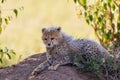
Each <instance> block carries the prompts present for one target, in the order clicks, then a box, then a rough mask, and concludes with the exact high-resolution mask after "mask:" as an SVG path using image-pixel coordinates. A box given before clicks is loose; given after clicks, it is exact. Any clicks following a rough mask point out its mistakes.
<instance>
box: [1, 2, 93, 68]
mask: <svg viewBox="0 0 120 80" xmlns="http://www.w3.org/2000/svg"><path fill="white" fill-rule="evenodd" d="M7 1H8V3H6V4H5V5H4V6H5V8H9V7H11V8H14V7H20V6H24V10H23V11H21V12H20V13H19V16H18V18H17V19H14V20H13V21H12V22H11V23H10V24H9V25H8V26H7V27H6V29H5V30H4V31H3V32H2V34H1V35H0V44H1V47H8V48H10V49H13V50H14V51H15V52H16V54H17V55H16V56H13V58H14V59H12V60H5V61H4V64H2V65H1V64H0V66H8V65H11V64H16V63H18V62H19V61H21V60H23V59H24V58H26V57H28V56H30V55H33V54H36V53H42V52H45V46H44V44H43V42H42V40H41V29H42V28H43V27H46V26H51V25H58V26H61V27H62V29H63V31H65V32H66V33H69V34H71V35H73V36H75V37H82V38H85V37H86V38H92V39H93V38H94V35H93V30H92V29H91V27H89V26H88V25H87V24H86V23H85V21H84V19H83V18H81V19H78V18H77V16H76V10H75V4H74V2H73V1H72V0H69V2H67V0H29V1H28V0H12V1H11V0H7ZM13 4H14V5H13ZM5 14H6V13H5Z"/></svg>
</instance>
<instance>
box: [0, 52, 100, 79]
mask: <svg viewBox="0 0 120 80" xmlns="http://www.w3.org/2000/svg"><path fill="white" fill-rule="evenodd" d="M45 60H46V57H45V53H43V54H36V55H33V56H31V57H28V58H27V59H25V60H24V61H22V62H20V63H19V64H17V65H13V66H11V67H5V68H1V69H0V80H30V79H29V77H30V74H31V72H32V71H33V69H34V68H35V67H36V66H37V65H39V64H40V63H42V62H43V61H45ZM32 80H99V79H98V78H97V77H96V76H94V75H93V74H92V73H91V72H83V71H82V70H79V69H78V68H77V67H76V66H73V65H64V66H60V67H59V68H58V69H57V70H56V71H49V70H47V69H46V70H45V71H43V72H42V73H40V74H39V75H38V76H36V77H34V78H33V79H32Z"/></svg>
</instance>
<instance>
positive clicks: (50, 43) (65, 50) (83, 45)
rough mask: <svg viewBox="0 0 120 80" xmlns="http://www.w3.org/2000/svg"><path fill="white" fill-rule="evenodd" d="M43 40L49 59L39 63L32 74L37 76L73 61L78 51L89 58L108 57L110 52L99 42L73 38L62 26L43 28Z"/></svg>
mask: <svg viewBox="0 0 120 80" xmlns="http://www.w3.org/2000/svg"><path fill="white" fill-rule="evenodd" d="M42 40H43V42H44V44H45V46H46V50H47V52H46V57H47V60H46V61H44V62H43V63H41V64H40V65H38V66H37V67H36V68H35V69H34V70H33V72H32V74H31V76H37V75H38V74H39V73H41V72H42V71H43V70H45V69H47V68H48V69H49V70H56V69H57V68H58V67H59V66H60V65H65V64H68V63H73V60H74V56H75V54H76V53H78V52H84V53H85V55H86V57H87V58H93V59H98V58H107V57H108V56H109V55H110V54H109V53H108V52H107V51H106V50H105V49H104V48H103V47H102V46H101V45H99V44H98V43H97V42H95V41H93V40H88V39H73V37H71V36H69V35H67V34H65V33H64V32H62V31H61V27H55V26H53V27H49V28H43V29H42Z"/></svg>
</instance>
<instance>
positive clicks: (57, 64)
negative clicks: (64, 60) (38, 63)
mask: <svg viewBox="0 0 120 80" xmlns="http://www.w3.org/2000/svg"><path fill="white" fill-rule="evenodd" d="M60 65H61V63H60V62H59V61H54V62H53V63H52V65H51V66H49V67H48V70H57V68H58V67H59V66H60Z"/></svg>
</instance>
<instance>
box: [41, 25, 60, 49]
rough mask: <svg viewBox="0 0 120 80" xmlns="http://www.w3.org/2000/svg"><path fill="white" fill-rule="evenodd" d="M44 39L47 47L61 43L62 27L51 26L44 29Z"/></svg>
mask: <svg viewBox="0 0 120 80" xmlns="http://www.w3.org/2000/svg"><path fill="white" fill-rule="evenodd" d="M42 40H43V42H44V44H45V45H46V47H47V48H52V47H54V46H55V45H59V44H60V42H61V41H62V35H61V27H49V28H43V29H42Z"/></svg>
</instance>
